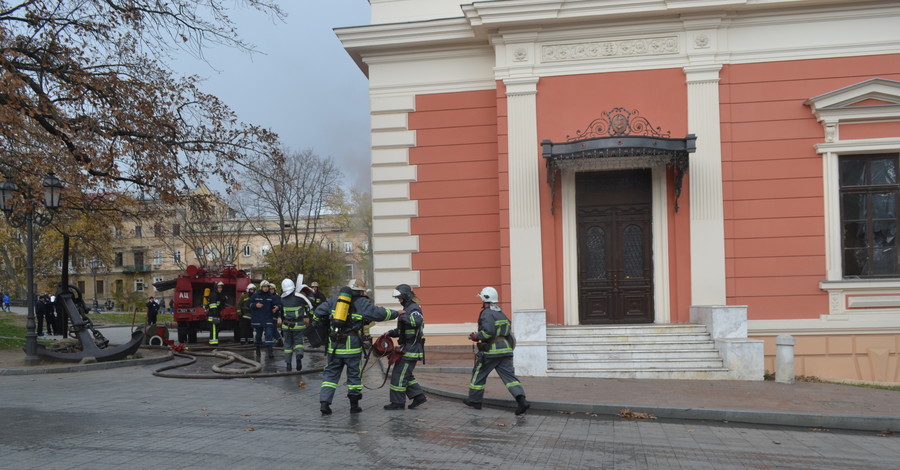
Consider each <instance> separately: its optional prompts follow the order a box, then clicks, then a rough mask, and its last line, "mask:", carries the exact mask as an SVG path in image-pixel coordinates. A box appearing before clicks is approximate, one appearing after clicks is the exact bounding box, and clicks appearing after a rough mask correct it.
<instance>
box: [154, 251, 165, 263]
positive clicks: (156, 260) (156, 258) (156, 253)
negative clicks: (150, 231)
mask: <svg viewBox="0 0 900 470" xmlns="http://www.w3.org/2000/svg"><path fill="white" fill-rule="evenodd" d="M162 255H163V252H162V250H153V264H155V265H157V266H159V265H161V264H162Z"/></svg>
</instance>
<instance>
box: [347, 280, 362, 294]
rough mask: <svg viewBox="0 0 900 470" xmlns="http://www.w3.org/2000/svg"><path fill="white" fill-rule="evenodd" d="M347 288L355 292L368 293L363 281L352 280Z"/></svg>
mask: <svg viewBox="0 0 900 470" xmlns="http://www.w3.org/2000/svg"><path fill="white" fill-rule="evenodd" d="M347 287H349V288H350V289H351V290H355V291H360V292H365V291H366V283H365V282H363V281H362V279H350V282H348V283H347Z"/></svg>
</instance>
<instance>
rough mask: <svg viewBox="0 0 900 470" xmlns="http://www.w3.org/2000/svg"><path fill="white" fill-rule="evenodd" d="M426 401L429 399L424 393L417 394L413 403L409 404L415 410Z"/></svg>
mask: <svg viewBox="0 0 900 470" xmlns="http://www.w3.org/2000/svg"><path fill="white" fill-rule="evenodd" d="M426 401H428V399H427V398H425V394H424V393H423V394H421V395H416V396H414V397H413V401H412V403H410V404H409V409H411V410H414V409H416V408H418V407H419V405H421V404H422V403H425V402H426Z"/></svg>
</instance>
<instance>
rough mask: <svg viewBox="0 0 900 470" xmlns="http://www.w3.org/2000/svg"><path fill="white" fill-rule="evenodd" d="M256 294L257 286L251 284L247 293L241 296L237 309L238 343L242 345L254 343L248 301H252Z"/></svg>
mask: <svg viewBox="0 0 900 470" xmlns="http://www.w3.org/2000/svg"><path fill="white" fill-rule="evenodd" d="M255 293H256V284H253V283H250V284H249V285H248V286H247V291H246V292H244V293H243V294H241V297H240V298H239V299H238V303H237V308H238V315H239V318H238V329H237V332H236V335H237V338H238V342H239V343H241V344H247V343H251V342H253V339H252V338H253V327H251V326H250V310H251V309H250V304H249V303H248V301H249V300H250V296H252V295H253V294H255Z"/></svg>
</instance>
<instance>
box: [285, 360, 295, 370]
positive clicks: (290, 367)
mask: <svg viewBox="0 0 900 470" xmlns="http://www.w3.org/2000/svg"><path fill="white" fill-rule="evenodd" d="M284 364H285V367H284V370H286V371H288V372H290V371H292V370H294V368H293V366H292V364H291V360H290V359H288V360H287V361H285V362H284Z"/></svg>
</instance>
